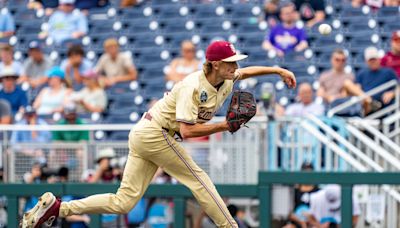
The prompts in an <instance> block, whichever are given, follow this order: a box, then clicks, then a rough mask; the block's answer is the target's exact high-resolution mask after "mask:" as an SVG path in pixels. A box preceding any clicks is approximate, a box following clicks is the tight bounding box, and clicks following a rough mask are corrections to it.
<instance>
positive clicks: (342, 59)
mask: <svg viewBox="0 0 400 228" xmlns="http://www.w3.org/2000/svg"><path fill="white" fill-rule="evenodd" d="M335 61H336V62H342V63H344V62H346V58H335Z"/></svg>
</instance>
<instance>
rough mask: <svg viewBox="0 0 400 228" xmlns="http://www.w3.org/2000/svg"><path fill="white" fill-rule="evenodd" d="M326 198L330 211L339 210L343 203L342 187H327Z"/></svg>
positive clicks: (332, 185) (334, 185)
mask: <svg viewBox="0 0 400 228" xmlns="http://www.w3.org/2000/svg"><path fill="white" fill-rule="evenodd" d="M324 189H325V198H326V201H327V204H328V205H327V206H328V208H329V209H330V210H337V209H339V208H340V202H341V199H340V197H341V190H340V186H339V185H337V184H330V185H327V186H326V187H325V188H324Z"/></svg>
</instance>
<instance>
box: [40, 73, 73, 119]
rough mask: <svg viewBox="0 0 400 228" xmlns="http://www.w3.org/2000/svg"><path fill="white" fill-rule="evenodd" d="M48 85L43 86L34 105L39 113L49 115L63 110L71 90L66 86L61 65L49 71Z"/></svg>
mask: <svg viewBox="0 0 400 228" xmlns="http://www.w3.org/2000/svg"><path fill="white" fill-rule="evenodd" d="M47 77H48V78H49V82H48V87H45V88H43V89H42V90H41V91H40V93H39V95H38V96H37V97H36V99H35V101H34V103H33V107H35V109H36V110H37V113H38V114H39V115H48V114H53V113H56V112H62V111H63V106H64V105H65V103H66V102H67V100H68V97H69V95H70V94H71V90H70V89H68V88H66V87H65V83H64V78H65V75H64V71H63V70H61V69H60V67H53V68H51V69H50V70H49V71H48V72H47Z"/></svg>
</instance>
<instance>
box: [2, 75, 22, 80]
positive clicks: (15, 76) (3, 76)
mask: <svg viewBox="0 0 400 228" xmlns="http://www.w3.org/2000/svg"><path fill="white" fill-rule="evenodd" d="M5 77H14V78H19V75H16V74H11V75H1V76H0V79H2V78H5Z"/></svg>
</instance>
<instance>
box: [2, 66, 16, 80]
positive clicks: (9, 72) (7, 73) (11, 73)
mask: <svg viewBox="0 0 400 228" xmlns="http://www.w3.org/2000/svg"><path fill="white" fill-rule="evenodd" d="M5 77H15V78H18V77H19V74H18V73H17V72H16V71H15V70H14V68H13V67H12V66H6V67H2V69H1V73H0V79H1V78H5Z"/></svg>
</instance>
